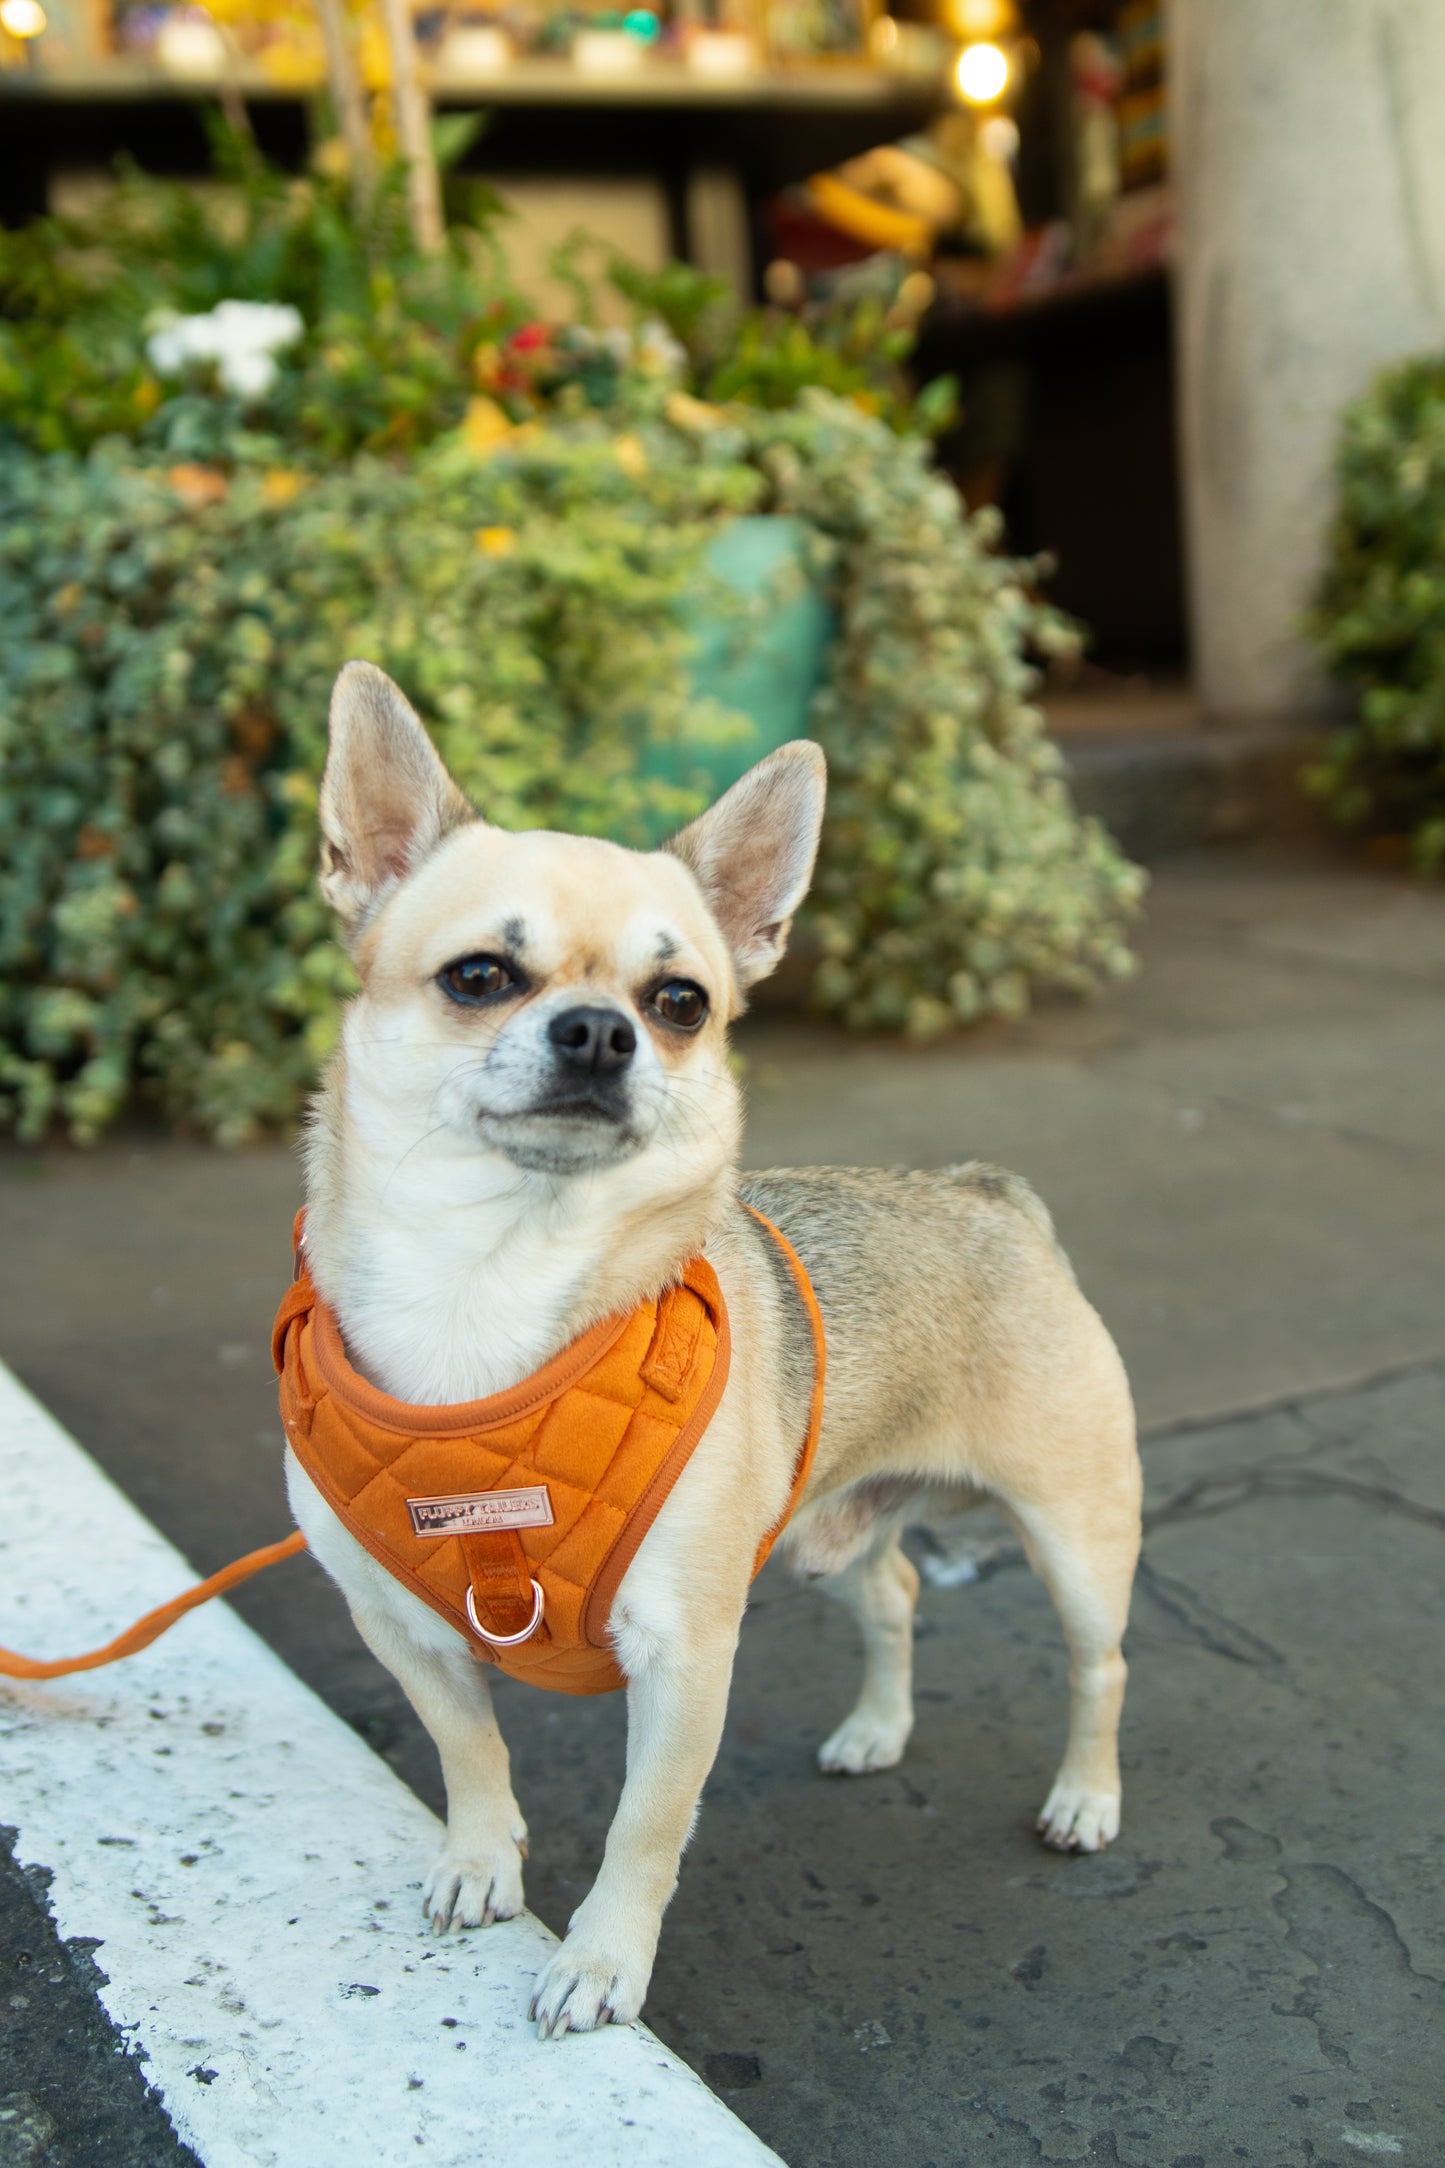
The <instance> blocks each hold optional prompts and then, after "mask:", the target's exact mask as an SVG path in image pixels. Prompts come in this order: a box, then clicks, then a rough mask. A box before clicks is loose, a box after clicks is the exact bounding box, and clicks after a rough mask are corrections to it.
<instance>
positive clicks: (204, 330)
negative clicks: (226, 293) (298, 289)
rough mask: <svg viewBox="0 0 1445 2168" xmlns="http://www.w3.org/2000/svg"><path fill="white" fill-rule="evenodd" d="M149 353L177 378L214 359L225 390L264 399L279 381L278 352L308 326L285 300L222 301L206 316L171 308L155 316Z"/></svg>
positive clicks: (166, 373)
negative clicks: (193, 365) (194, 364)
mask: <svg viewBox="0 0 1445 2168" xmlns="http://www.w3.org/2000/svg"><path fill="white" fill-rule="evenodd" d="M153 322H154V324H155V329H154V331H153V332H152V333H151V336H150V338H149V339H148V340H147V341H146V353H147V355H148V356H149V358H150V361H151V364H152V366H153V367H154V368H156V369H159V370H160V372H161V374H162V376H179V375H181V374H182V372H183V371H184V370H185V368H186V366H187V364H188V363H189V362H193V361H213V362H214V363H215V364H216V374H217V375H218V376H219V378H220V380H221V383H222V384H223V385H224V387H225V389H226V390H227V391H232V392H235V393H236V395H237V397H238V398H242V399H262V398H264V397H265V395H266V393H267V392H268V391H269V390H270V389H271V386H272V385H273V384H274V383H275V381H276V363H275V360H274V358H273V357H274V355H275V354H276V352H277V351H278V349H280V348H281V347H286V346H294V344H295V343H296V341H297V340H298V339H299V338H300V337H301V334H302V332H303V331H304V330H305V328H306V327H305V325H304V323H303V322H302V320H301V312H300V311H299V309H293V308H291V307H290V306H289V305H288V304H286V303H285V302H272V301H220V302H218V303H217V304H216V306H215V308H213V309H211V310H210V311H209V312H208V313H207V314H206V315H204V316H177V315H175V314H174V313H172V312H170V311H167V312H165V313H164V314H162V315H159V316H157V317H155V318H153Z"/></svg>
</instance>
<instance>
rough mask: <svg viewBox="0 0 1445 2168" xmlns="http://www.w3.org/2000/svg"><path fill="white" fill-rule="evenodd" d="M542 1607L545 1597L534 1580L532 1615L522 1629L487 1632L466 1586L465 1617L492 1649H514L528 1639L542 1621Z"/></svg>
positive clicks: (540, 1587) (539, 1584) (537, 1582)
mask: <svg viewBox="0 0 1445 2168" xmlns="http://www.w3.org/2000/svg"><path fill="white" fill-rule="evenodd" d="M544 1608H545V1599H544V1598H543V1595H542V1586H541V1583H540V1582H539V1581H535V1580H534V1581H533V1583H532V1616H531V1617H530V1618H529V1619H528V1621H527V1623H526V1625H525V1626H524V1627H523V1628H522V1631H521V1632H520V1633H519V1634H489V1633H488V1632H487V1629H486V1627H485V1626H484V1625H483V1624H482V1622H481V1620H480V1619H479V1618H478V1617H477V1606H476V1602H475V1600H474V1597H473V1594H472V1590H471V1587H470V1586H468V1588H467V1617H468V1618H469V1619H470V1620H471V1622H472V1631H473V1632H474V1633H475V1634H476V1635H477V1636H478V1638H479V1639H480V1640H482V1641H485V1642H487V1643H488V1645H489V1646H490V1647H492V1648H494V1649H514V1648H516V1647H517V1645H518V1643H519V1642H522V1641H530V1640H531V1638H532V1636H533V1634H534V1633H535V1632H536V1631H537V1628H538V1627H539V1626H540V1625H541V1623H542V1612H543V1609H544Z"/></svg>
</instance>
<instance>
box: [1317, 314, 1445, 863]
mask: <svg viewBox="0 0 1445 2168" xmlns="http://www.w3.org/2000/svg"><path fill="white" fill-rule="evenodd" d="M1337 473H1338V482H1339V502H1338V508H1337V511H1336V514H1335V518H1334V522H1333V525H1332V528H1331V532H1330V543H1329V557H1328V563H1327V566H1326V571H1325V575H1324V578H1323V580H1322V582H1321V586H1320V592H1319V598H1318V601H1317V604H1316V607H1315V610H1314V613H1313V615H1312V618H1311V621H1310V630H1311V632H1312V634H1313V637H1314V640H1315V642H1316V644H1317V646H1318V648H1319V650H1320V652H1321V654H1322V655H1323V657H1324V660H1325V662H1326V664H1327V666H1328V668H1329V669H1330V671H1331V672H1332V674H1333V675H1334V676H1335V678H1336V679H1337V680H1338V681H1339V682H1340V684H1341V685H1343V686H1344V687H1345V688H1346V689H1347V690H1348V692H1349V693H1350V695H1351V698H1352V706H1353V708H1354V719H1353V720H1352V722H1351V723H1350V724H1349V725H1348V726H1347V727H1346V728H1345V729H1343V730H1340V731H1337V732H1336V733H1335V734H1334V735H1333V736H1332V737H1331V738H1329V739H1328V740H1327V741H1326V744H1325V748H1324V751H1323V753H1322V755H1321V757H1320V759H1319V760H1318V761H1317V762H1316V763H1315V765H1314V768H1313V770H1312V772H1311V775H1310V781H1311V784H1312V786H1313V788H1314V790H1315V792H1316V793H1317V795H1319V796H1320V797H1321V798H1323V800H1324V801H1325V803H1326V804H1327V805H1328V807H1329V809H1330V811H1331V812H1332V813H1333V814H1334V816H1335V817H1336V819H1338V820H1339V821H1340V822H1341V823H1342V825H1344V826H1346V827H1353V828H1369V829H1372V830H1374V831H1375V832H1376V833H1384V834H1386V835H1391V836H1407V837H1408V838H1409V839H1410V843H1411V848H1412V853H1413V856H1414V860H1415V864H1416V866H1417V868H1418V869H1419V871H1420V872H1422V873H1427V874H1437V875H1438V874H1440V873H1441V872H1445V359H1442V358H1440V357H1438V356H1432V357H1428V358H1426V359H1423V360H1417V361H1411V362H1408V363H1406V364H1405V365H1404V366H1403V367H1400V368H1396V369H1391V370H1388V371H1386V372H1385V374H1384V375H1382V376H1381V377H1380V379H1379V380H1378V382H1377V383H1376V384H1375V386H1374V387H1373V389H1372V390H1371V392H1370V393H1369V395H1368V397H1366V398H1364V399H1362V400H1361V401H1360V402H1359V403H1358V405H1356V406H1355V407H1353V408H1352V409H1351V410H1350V412H1349V414H1348V415H1347V416H1346V418H1345V423H1344V428H1343V431H1342V434H1341V441H1340V449H1339V456H1338V461H1337Z"/></svg>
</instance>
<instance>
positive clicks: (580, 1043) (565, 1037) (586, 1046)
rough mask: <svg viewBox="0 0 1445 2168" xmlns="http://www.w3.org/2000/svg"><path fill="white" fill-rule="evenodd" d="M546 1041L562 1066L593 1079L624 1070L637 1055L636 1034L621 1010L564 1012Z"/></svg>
mask: <svg viewBox="0 0 1445 2168" xmlns="http://www.w3.org/2000/svg"><path fill="white" fill-rule="evenodd" d="M547 1037H548V1038H549V1039H550V1040H551V1042H552V1044H553V1046H555V1047H556V1049H557V1059H558V1061H559V1062H565V1064H566V1066H567V1067H568V1068H569V1069H583V1070H586V1071H587V1072H588V1073H589V1074H590V1075H592V1076H602V1075H606V1074H607V1073H608V1072H609V1071H610V1070H613V1069H625V1068H626V1067H627V1064H628V1063H629V1062H630V1061H631V1059H632V1057H633V1055H634V1054H635V1053H636V1052H637V1033H636V1031H635V1030H634V1029H633V1027H632V1025H631V1024H630V1023H629V1022H628V1021H627V1018H626V1017H625V1016H624V1015H623V1014H622V1011H621V1010H620V1009H563V1010H562V1012H561V1013H560V1015H557V1016H554V1017H553V1019H552V1021H551V1023H550V1024H549V1025H548V1026H547Z"/></svg>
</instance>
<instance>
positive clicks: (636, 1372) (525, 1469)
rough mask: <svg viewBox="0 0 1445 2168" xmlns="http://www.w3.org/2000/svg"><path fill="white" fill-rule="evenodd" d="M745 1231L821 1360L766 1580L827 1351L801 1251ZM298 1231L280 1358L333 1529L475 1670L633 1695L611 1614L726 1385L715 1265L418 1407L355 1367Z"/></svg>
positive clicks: (809, 1449)
mask: <svg viewBox="0 0 1445 2168" xmlns="http://www.w3.org/2000/svg"><path fill="white" fill-rule="evenodd" d="M748 1209H749V1210H750V1211H751V1210H752V1207H751V1206H749V1208H748ZM753 1216H754V1218H756V1219H758V1220H759V1221H760V1222H761V1224H762V1225H763V1226H764V1227H765V1228H766V1229H767V1231H768V1233H769V1234H770V1235H771V1237H772V1239H773V1240H774V1241H775V1242H776V1243H777V1245H778V1247H779V1249H780V1250H781V1251H782V1253H783V1255H784V1257H785V1258H786V1259H787V1261H788V1264H789V1266H790V1267H791V1269H792V1272H793V1275H794V1278H795V1280H796V1283H797V1287H798V1292H799V1294H800V1295H801V1297H802V1299H803V1302H804V1304H805V1306H806V1309H807V1312H808V1318H809V1321H810V1323H811V1325H812V1330H813V1348H814V1369H813V1396H812V1405H811V1408H810V1411H809V1417H808V1429H807V1435H806V1437H805V1438H804V1440H803V1442H802V1446H801V1448H800V1450H799V1453H798V1460H797V1465H796V1468H795V1471H794V1475H793V1486H792V1490H791V1492H790V1494H789V1497H788V1502H787V1506H786V1507H785V1509H784V1512H783V1515H782V1518H781V1519H780V1520H779V1522H778V1523H777V1526H776V1527H775V1528H773V1529H772V1530H771V1531H770V1532H769V1534H768V1535H767V1536H765V1537H764V1539H763V1542H762V1544H761V1545H760V1547H759V1550H758V1555H757V1559H756V1562H755V1564H754V1567H753V1571H754V1573H756V1572H757V1571H758V1569H759V1568H760V1567H761V1565H762V1563H763V1561H764V1559H765V1558H766V1557H767V1555H768V1553H769V1551H770V1550H771V1549H772V1547H773V1544H774V1543H775V1542H776V1540H777V1538H778V1536H779V1535H780V1534H781V1533H782V1531H783V1529H784V1527H785V1526H786V1525H787V1522H788V1519H789V1517H790V1515H791V1514H792V1512H793V1509H794V1507H795V1506H796V1505H797V1503H798V1500H799V1499H800V1498H801V1497H802V1494H803V1488H804V1485H805V1484H806V1482H807V1480H808V1474H809V1471H810V1469H811V1467H812V1464H813V1453H814V1450H815V1448H816V1446H817V1442H818V1430H819V1426H820V1424H821V1422H822V1414H823V1367H824V1339H823V1321H822V1318H821V1316H820V1315H819V1311H818V1304H817V1300H816V1298H815V1296H814V1294H813V1289H812V1286H811V1284H810V1282H809V1280H808V1275H807V1273H806V1272H805V1271H804V1269H803V1266H802V1264H801V1263H800V1261H799V1259H798V1257H797V1255H796V1253H795V1252H794V1250H793V1248H792V1245H791V1244H790V1243H789V1242H788V1241H787V1240H786V1238H785V1237H784V1236H783V1235H782V1234H781V1233H780V1232H779V1230H778V1229H777V1228H776V1227H774V1225H773V1223H772V1221H771V1220H768V1219H764V1218H763V1215H762V1214H761V1213H760V1212H757V1213H754V1215H753ZM296 1228H297V1253H296V1277H295V1279H294V1281H293V1282H292V1285H291V1286H290V1287H289V1288H288V1289H287V1291H286V1294H285V1296H284V1297H283V1299H282V1302H281V1307H280V1310H279V1311H278V1312H277V1316H276V1324H275V1328H274V1331H273V1335H272V1356H273V1359H274V1361H275V1364H276V1369H277V1371H278V1372H279V1374H280V1379H281V1415H282V1419H283V1421H284V1423H285V1425H286V1435H287V1438H288V1439H289V1440H290V1443H291V1447H292V1450H293V1452H294V1453H295V1455H296V1457H297V1459H298V1460H299V1461H300V1463H301V1466H302V1467H303V1468H304V1469H305V1471H306V1473H307V1475H308V1476H309V1477H310V1478H311V1481H312V1482H313V1483H314V1484H315V1485H316V1488H317V1489H318V1490H319V1491H320V1493H321V1495H322V1497H323V1498H324V1499H325V1500H326V1502H327V1504H328V1505H329V1506H330V1507H331V1509H332V1511H333V1512H334V1513H335V1514H336V1515H337V1518H338V1519H339V1520H340V1521H341V1522H342V1523H343V1524H344V1526H345V1527H346V1528H348V1529H349V1530H350V1531H351V1533H352V1535H353V1536H355V1538H356V1540H357V1541H358V1543H362V1544H364V1545H365V1546H366V1548H367V1550H368V1551H370V1553H371V1555H372V1556H373V1558H375V1559H377V1560H379V1562H380V1563H381V1564H382V1565H383V1566H385V1567H386V1569H387V1571H388V1573H391V1574H394V1575H395V1576H396V1578H397V1580H398V1581H400V1582H401V1583H402V1585H403V1587H405V1588H408V1589H410V1591H411V1593H412V1594H413V1595H414V1596H419V1597H420V1598H421V1600H422V1602H423V1603H426V1604H430V1606H431V1608H432V1609H433V1611H436V1612H438V1613H439V1614H440V1616H441V1617H442V1618H444V1619H446V1620H447V1622H448V1624H449V1625H452V1626H455V1627H456V1628H457V1629H458V1630H459V1631H460V1632H461V1633H463V1634H464V1635H465V1636H466V1638H467V1640H468V1642H469V1644H470V1646H471V1648H472V1651H473V1653H474V1654H475V1655H476V1656H478V1657H481V1658H483V1659H485V1660H486V1661H487V1662H489V1663H495V1664H499V1665H500V1666H501V1667H502V1669H503V1670H504V1671H507V1672H510V1673H511V1674H512V1675H513V1676H514V1677H516V1678H520V1679H528V1680H530V1681H531V1682H532V1684H533V1685H535V1686H546V1687H550V1688H552V1689H553V1691H554V1692H557V1693H562V1694H604V1693H608V1692H610V1691H611V1690H612V1689H613V1688H615V1687H618V1686H621V1685H623V1684H624V1683H625V1681H624V1678H623V1673H622V1670H621V1668H620V1666H619V1664H618V1662H617V1658H616V1656H615V1655H614V1653H613V1650H612V1647H611V1644H610V1643H609V1641H608V1639H607V1621H608V1617H609V1615H610V1613H611V1609H612V1602H613V1598H614V1597H615V1596H616V1594H617V1590H618V1587H619V1585H620V1583H621V1581H622V1577H623V1575H624V1573H625V1572H626V1571H627V1568H628V1566H629V1565H630V1564H631V1563H632V1560H633V1558H634V1556H635V1555H636V1552H637V1548H638V1545H639V1544H640V1543H641V1541H642V1539H643V1537H644V1536H645V1535H646V1534H647V1531H648V1529H649V1528H650V1527H651V1526H652V1523H653V1521H654V1520H655V1519H656V1517H657V1514H658V1512H659V1510H660V1509H661V1507H662V1504H663V1501H664V1500H665V1499H666V1497H667V1496H668V1493H669V1492H670V1491H671V1489H672V1487H673V1485H674V1483H676V1481H677V1479H678V1477H679V1476H680V1475H681V1473H682V1471H683V1469H684V1468H685V1467H686V1466H687V1463H688V1460H689V1458H690V1457H691V1454H692V1451H693V1448H694V1447H695V1446H696V1444H697V1442H698V1440H699V1438H701V1436H702V1434H703V1432H704V1431H705V1430H706V1428H707V1426H708V1423H709V1421H710V1420H711V1418H712V1415H713V1412H714V1410H715V1409H716V1407H717V1404H718V1402H719V1400H720V1399H721V1398H722V1391H723V1387H724V1385H725V1384H726V1383H727V1374H728V1355H729V1337H728V1317H727V1308H726V1305H725V1304H724V1302H723V1297H722V1290H721V1288H720V1287H719V1286H718V1283H717V1278H716V1275H715V1274H714V1272H713V1269H712V1267H711V1265H709V1264H708V1262H707V1260H706V1259H705V1258H703V1257H694V1258H691V1259H689V1261H688V1263H687V1264H686V1265H685V1266H684V1267H683V1271H682V1278H681V1280H680V1282H679V1283H678V1285H677V1286H675V1287H670V1288H668V1289H666V1290H665V1292H664V1293H663V1294H662V1295H661V1296H659V1297H658V1299H657V1300H656V1301H651V1302H642V1303H639V1304H638V1306H637V1308H636V1309H635V1310H633V1311H631V1312H629V1313H628V1314H627V1315H626V1316H623V1317H614V1318H609V1319H606V1320H605V1321H604V1322H603V1323H602V1324H600V1325H594V1326H593V1327H592V1329H591V1330H590V1331H588V1332H585V1333H583V1334H582V1336H581V1338H580V1339H577V1340H574V1341H573V1342H572V1344H571V1346H570V1347H567V1348H564V1349H563V1351H562V1353H561V1354H560V1355H558V1356H555V1357H554V1358H553V1360H552V1361H551V1362H549V1363H547V1364H546V1365H545V1366H544V1367H543V1368H542V1369H541V1370H539V1371H537V1372H536V1373H535V1374H534V1375H533V1376H532V1377H530V1378H527V1379H525V1380H524V1381H523V1383H522V1384H520V1385H515V1386H513V1387H512V1388H511V1389H510V1390H509V1391H507V1392H503V1393H494V1394H492V1395H491V1396H490V1397H489V1398H488V1399H485V1400H474V1401H469V1402H467V1403H465V1404H463V1405H459V1406H454V1407H440V1408H438V1407H412V1406H409V1405H408V1404H407V1403H406V1402H404V1401H399V1400H393V1399H392V1398H391V1397H390V1395H389V1394H387V1393H383V1392H379V1391H378V1390H377V1388H376V1387H375V1386H374V1385H369V1384H368V1383H367V1381H366V1380H365V1379H364V1378H362V1377H360V1376H358V1374H357V1372H356V1371H355V1370H354V1369H353V1368H352V1366H351V1364H350V1362H349V1361H348V1360H347V1356H346V1351H345V1348H344V1347H343V1345H342V1339H341V1333H340V1330H339V1329H338V1326H337V1323H336V1319H335V1317H334V1316H333V1314H332V1312H331V1310H330V1309H329V1308H328V1306H327V1305H326V1303H325V1302H323V1301H322V1299H321V1296H320V1295H319V1294H318V1293H317V1291H316V1287H315V1285H314V1283H313V1281H312V1278H311V1274H310V1271H309V1269H308V1267H307V1264H306V1257H305V1246H304V1239H303V1237H302V1231H301V1217H300V1215H299V1214H298V1215H297V1223H296Z"/></svg>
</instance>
